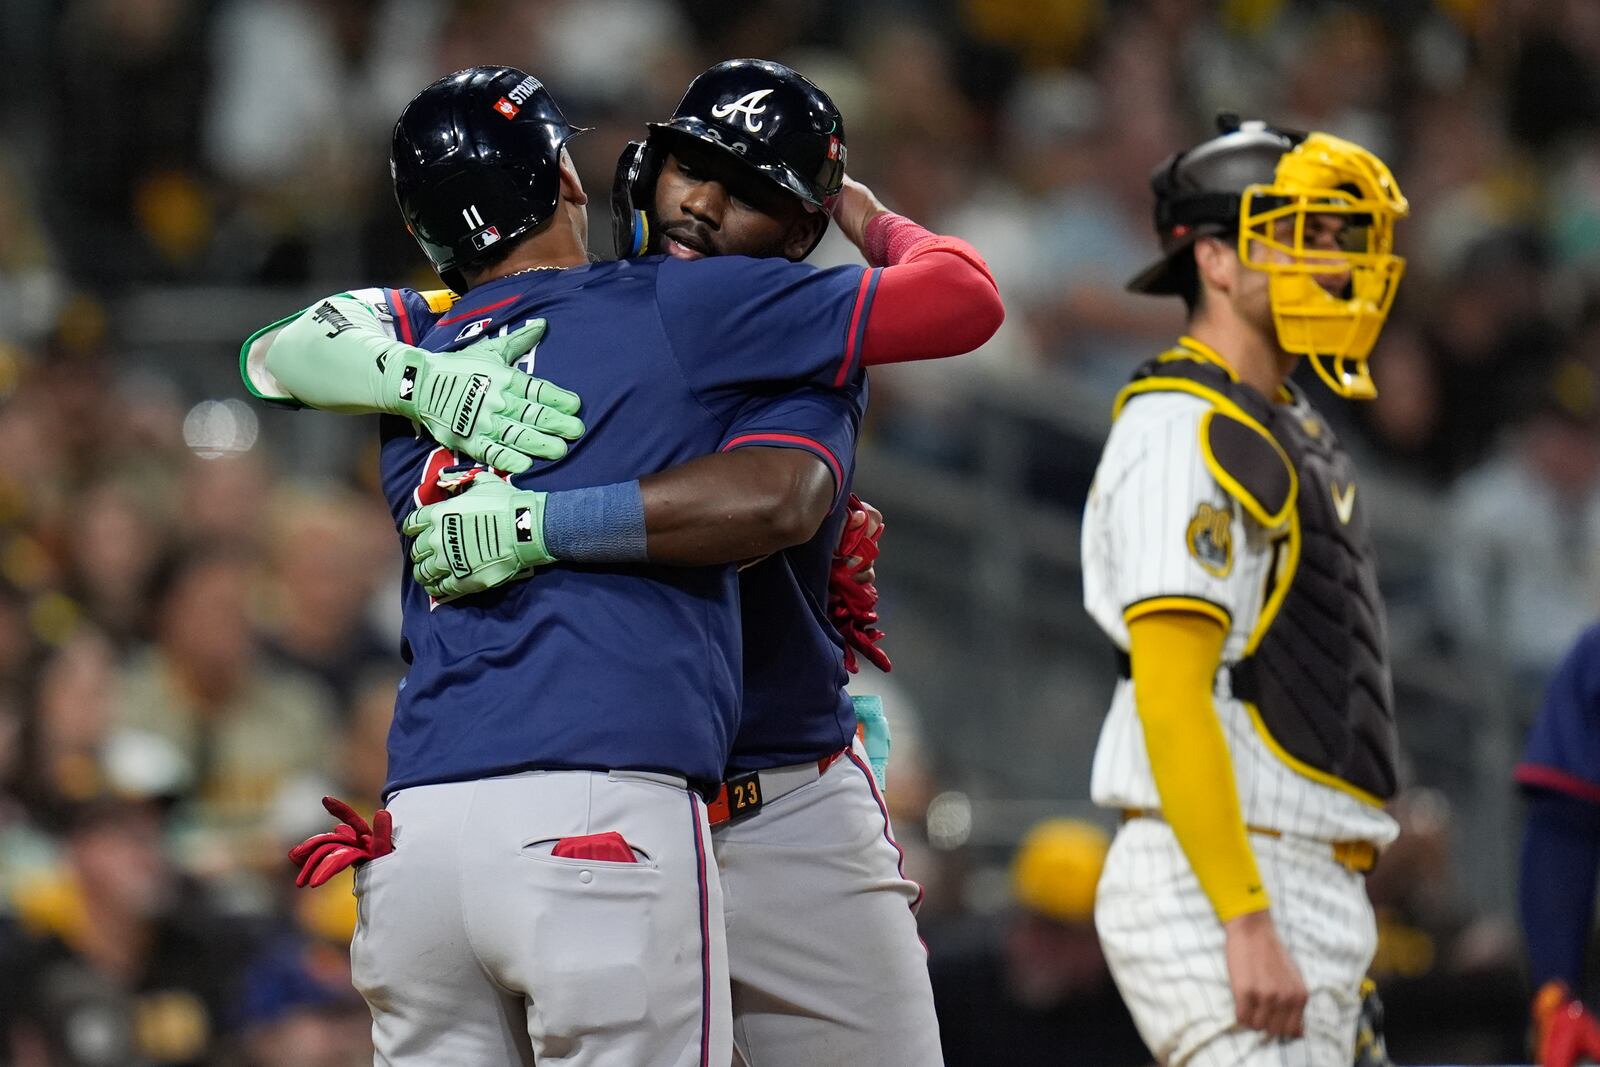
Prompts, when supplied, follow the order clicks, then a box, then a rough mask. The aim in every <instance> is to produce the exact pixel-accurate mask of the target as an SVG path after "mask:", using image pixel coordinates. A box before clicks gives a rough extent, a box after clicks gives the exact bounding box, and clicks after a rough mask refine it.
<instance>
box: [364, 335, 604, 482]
mask: <svg viewBox="0 0 1600 1067" xmlns="http://www.w3.org/2000/svg"><path fill="white" fill-rule="evenodd" d="M544 331H545V322H544V320H543V319H535V320H534V321H533V322H531V323H529V324H528V325H526V326H524V327H522V328H521V329H520V330H514V331H512V332H511V333H508V334H506V335H505V336H504V337H490V338H487V339H485V340H482V341H479V342H478V343H476V344H474V345H471V346H469V347H467V348H464V349H462V350H461V351H459V352H428V351H425V350H424V349H420V348H412V347H411V346H409V345H402V346H399V347H397V348H394V349H391V350H390V352H389V354H388V361H387V363H386V364H385V366H384V371H383V388H384V392H385V399H386V404H385V406H386V407H387V408H388V409H389V410H392V411H393V412H395V414H397V415H404V416H405V417H406V418H408V419H410V420H411V421H412V422H415V423H417V424H418V425H420V426H421V427H422V428H423V429H424V430H426V431H427V432H428V435H429V436H430V437H432V438H433V439H434V440H435V441H438V442H439V443H440V444H441V445H443V446H445V447H446V448H448V449H450V450H451V451H453V452H460V453H463V454H465V455H468V456H471V457H472V458H473V459H475V460H477V461H478V462H480V463H487V464H488V465H489V466H491V467H493V468H495V469H496V470H502V471H507V472H509V473H511V474H520V473H522V472H523V471H525V470H527V469H528V468H529V467H531V466H533V461H534V460H535V459H560V458H561V457H562V456H564V455H566V454H567V442H568V441H576V440H577V439H578V438H579V437H580V436H582V434H583V423H582V422H580V421H579V420H578V419H577V418H575V417H574V416H576V415H577V413H578V407H579V400H578V397H577V394H575V393H569V392H567V390H565V389H560V388H557V387H556V386H554V385H551V384H550V383H549V382H547V381H544V380H543V379H540V378H535V377H532V376H531V375H528V374H524V373H523V372H522V371H520V370H517V369H516V368H515V367H514V366H513V364H515V363H516V362H517V360H519V359H521V358H522V357H523V356H525V355H527V354H528V353H529V352H531V351H532V350H533V348H534V346H535V345H537V344H538V343H539V340H540V338H542V337H543V336H544Z"/></svg>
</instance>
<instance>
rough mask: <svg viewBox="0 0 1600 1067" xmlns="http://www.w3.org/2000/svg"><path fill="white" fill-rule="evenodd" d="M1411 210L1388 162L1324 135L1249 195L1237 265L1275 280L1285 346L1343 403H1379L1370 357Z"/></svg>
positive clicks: (1395, 281)
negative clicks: (1398, 228)
mask: <svg viewBox="0 0 1600 1067" xmlns="http://www.w3.org/2000/svg"><path fill="white" fill-rule="evenodd" d="M1409 211H1410V206H1409V205H1408V204H1407V203H1406V198H1405V197H1404V196H1403V195H1401V192H1400V186H1399V185H1398V184H1397V183H1396V182H1395V180H1394V175H1392V174H1390V173H1389V168H1388V167H1386V166H1385V165H1384V163H1383V161H1382V160H1380V159H1379V158H1378V157H1377V156H1375V155H1373V154H1372V153H1371V152H1369V151H1367V150H1366V149H1365V148H1362V147H1361V146H1360V145H1356V144H1352V143H1350V142H1349V141H1344V140H1340V139H1339V138H1337V137H1333V136H1330V135H1328V134H1325V133H1313V134H1311V135H1309V136H1308V137H1306V139H1305V140H1304V141H1302V142H1300V143H1299V144H1297V145H1295V146H1294V147H1293V148H1292V149H1290V150H1289V151H1288V152H1285V153H1284V155H1283V158H1282V159H1280V160H1279V161H1278V166H1277V171H1276V173H1275V174H1274V176H1273V180H1272V182H1271V183H1270V184H1265V185H1262V184H1256V185H1251V186H1249V187H1247V188H1246V189H1245V190H1244V194H1243V198H1242V200H1241V202H1240V207H1239V259H1240V261H1241V262H1243V263H1244V265H1245V266H1247V267H1249V268H1251V269H1252V270H1259V271H1262V272H1264V273H1266V274H1267V275H1268V276H1269V280H1268V296H1269V298H1270V300H1271V302H1272V318H1273V321H1274V323H1275V325H1276V327H1277V331H1278V343H1279V345H1281V346H1282V348H1283V350H1284V351H1285V352H1289V353H1293V354H1296V355H1302V356H1305V357H1306V358H1307V359H1309V360H1310V361H1311V365H1312V366H1313V367H1314V368H1316V372H1317V374H1318V376H1320V377H1321V378H1322V380H1323V381H1324V382H1327V383H1328V388H1330V389H1332V390H1333V391H1334V392H1335V393H1337V394H1339V395H1340V396H1344V397H1349V398H1351V399H1355V400H1367V399H1371V398H1372V397H1374V396H1376V395H1377V392H1378V390H1377V387H1376V386H1374V385H1373V382H1372V374H1371V372H1370V371H1369V370H1368V368H1367V357H1368V355H1369V354H1370V353H1371V352H1372V346H1373V345H1374V344H1375V343H1376V342H1377V340H1378V331H1379V330H1381V329H1382V328H1383V323H1384V320H1385V319H1387V318H1388V317H1389V309H1390V307H1392V306H1393V305H1394V295H1395V290H1396V289H1397V288H1398V287H1399V285H1400V277H1401V275H1402V274H1404V273H1405V260H1404V259H1403V258H1401V257H1400V256H1397V255H1395V254H1394V224H1395V222H1396V220H1398V219H1401V218H1404V217H1405V216H1406V214H1407V213H1409ZM1328 216H1334V217H1336V218H1337V221H1338V222H1339V223H1342V225H1333V226H1329V225H1327V222H1328V220H1327V217H1328ZM1335 230H1337V233H1336V234H1335V232H1334V231H1335ZM1324 234H1326V235H1327V236H1323V235H1324Z"/></svg>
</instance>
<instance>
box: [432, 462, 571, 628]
mask: <svg viewBox="0 0 1600 1067" xmlns="http://www.w3.org/2000/svg"><path fill="white" fill-rule="evenodd" d="M544 498H545V494H543V493H536V492H533V491H532V490H528V489H518V488H516V487H515V486H513V485H511V484H510V483H509V482H503V481H501V480H500V479H499V478H496V477H494V476H493V475H492V474H489V473H488V472H487V471H485V472H482V473H480V474H479V475H478V476H477V477H476V478H474V479H473V481H472V484H470V485H468V486H467V488H466V489H465V490H463V491H462V492H460V493H458V494H457V495H455V496H453V497H451V498H450V499H449V500H445V501H442V502H440V503H438V504H429V505H428V506H427V507H424V508H419V509H418V510H416V511H413V512H412V513H411V514H410V515H408V516H406V521H405V523H404V525H403V526H402V527H401V529H402V531H404V533H405V535H406V536H407V537H414V538H416V540H415V541H414V542H412V545H411V574H412V577H414V578H415V579H416V580H417V584H418V585H420V586H422V588H423V589H424V590H426V591H427V593H428V595H429V596H431V597H433V598H434V599H435V600H438V601H440V602H444V601H449V600H455V599H456V598H457V597H464V596H469V595H471V594H473V593H481V592H483V591H484V590H486V589H493V588H495V587H496V586H500V585H504V584H505V583H507V582H509V581H513V580H515V579H517V578H526V577H527V576H528V575H529V574H531V573H532V571H533V568H535V567H537V566H539V565H541V564H544V563H554V562H555V558H554V557H553V556H551V555H550V553H549V551H548V550H546V548H545V546H544Z"/></svg>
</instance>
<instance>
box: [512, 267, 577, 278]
mask: <svg viewBox="0 0 1600 1067" xmlns="http://www.w3.org/2000/svg"><path fill="white" fill-rule="evenodd" d="M566 269H567V268H565V267H523V268H522V269H521V270H514V271H512V272H511V273H510V274H506V275H503V277H506V278H515V277H516V276H517V275H519V274H531V273H533V272H534V271H536V270H566Z"/></svg>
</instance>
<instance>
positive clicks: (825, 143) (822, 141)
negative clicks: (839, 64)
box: [611, 59, 845, 257]
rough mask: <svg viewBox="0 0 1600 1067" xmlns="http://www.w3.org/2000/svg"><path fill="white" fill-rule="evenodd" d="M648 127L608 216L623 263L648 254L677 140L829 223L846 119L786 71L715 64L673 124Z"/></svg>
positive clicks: (739, 62)
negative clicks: (717, 155) (755, 177)
mask: <svg viewBox="0 0 1600 1067" xmlns="http://www.w3.org/2000/svg"><path fill="white" fill-rule="evenodd" d="M649 127H650V136H649V137H648V138H646V139H645V140H644V141H633V142H631V143H630V144H629V145H628V147H627V148H626V149H624V150H623V153H622V158H621V159H619V160H618V161H617V176H616V183H615V185H614V186H613V189H612V194H611V212H612V222H613V234H614V236H615V238H616V247H617V255H618V256H619V257H625V256H637V255H642V254H643V253H644V252H645V251H646V249H647V248H648V247H649V244H650V222H649V215H648V211H649V208H650V205H651V204H653V203H654V201H655V185H656V177H657V175H658V174H659V173H660V170H661V161H662V160H663V159H664V158H666V153H667V151H669V150H670V148H671V143H672V141H673V139H674V138H691V139H693V140H695V141H698V142H700V143H701V144H705V145H710V146H711V147H713V148H717V149H720V150H722V151H724V152H727V153H728V154H729V155H731V156H733V157H734V158H735V159H737V160H739V161H740V162H741V163H743V164H744V165H746V166H748V167H749V168H751V169H752V170H754V171H755V172H757V173H758V174H760V175H762V176H763V177H765V178H766V179H767V180H769V181H771V182H772V183H773V184H775V185H777V186H778V187H779V188H780V189H783V190H784V191H785V192H787V193H789V194H790V195H792V196H795V197H798V198H799V199H800V200H801V201H802V202H803V203H805V204H806V205H808V206H809V207H810V208H812V209H813V210H816V211H820V212H823V213H824V215H826V213H827V212H828V211H829V210H830V209H831V208H832V207H833V201H834V198H835V197H837V196H838V195H839V189H840V188H841V187H842V186H843V185H844V161H845V143H844V117H843V116H841V115H840V114H839V109H838V108H837V107H835V106H834V104H833V101H832V100H831V99H829V98H828V94H827V93H825V92H823V91H822V90H821V89H819V88H817V87H816V86H815V85H813V84H811V82H809V81H807V80H806V79H805V78H804V77H803V76H801V75H800V74H799V73H798V72H796V71H794V70H791V69H789V68H788V67H786V66H784V65H783V64H782V63H773V62H770V61H768V60H765V59H733V60H729V61H728V62H726V63H718V64H717V65H716V66H714V67H712V68H711V69H709V70H707V71H706V72H705V73H703V74H701V75H700V76H699V77H698V78H696V79H695V80H694V81H692V82H690V83H689V90H688V92H686V93H684V94H683V99H682V100H680V101H678V107H677V110H675V111H674V112H673V113H672V118H671V119H669V120H668V121H666V122H652V123H650V124H649ZM825 229H826V226H824V227H823V228H822V229H819V230H818V231H817V241H820V240H822V234H823V231H824V230H825ZM815 247H816V241H813V242H812V245H811V248H808V249H806V255H810V254H811V249H812V248H815Z"/></svg>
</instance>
